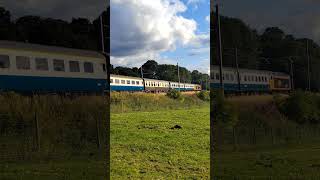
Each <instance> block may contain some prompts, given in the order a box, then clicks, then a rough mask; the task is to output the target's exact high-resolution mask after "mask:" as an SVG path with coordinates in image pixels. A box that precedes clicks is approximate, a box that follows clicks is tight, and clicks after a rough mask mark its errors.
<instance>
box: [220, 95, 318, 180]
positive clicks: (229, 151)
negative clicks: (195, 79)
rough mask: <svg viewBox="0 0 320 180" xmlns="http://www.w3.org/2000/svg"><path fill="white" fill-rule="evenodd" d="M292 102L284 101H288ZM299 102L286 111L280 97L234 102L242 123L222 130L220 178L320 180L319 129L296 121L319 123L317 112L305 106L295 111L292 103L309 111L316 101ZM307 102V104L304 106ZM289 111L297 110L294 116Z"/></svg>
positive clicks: (223, 126) (223, 127)
mask: <svg viewBox="0 0 320 180" xmlns="http://www.w3.org/2000/svg"><path fill="white" fill-rule="evenodd" d="M287 98H288V97H282V98H280V99H281V101H282V102H284V101H286V99H287ZM299 98H300V99H299V100H298V101H297V100H296V99H297V98H292V99H293V100H292V99H291V101H290V103H287V104H289V105H286V106H287V107H286V108H283V107H279V104H278V102H277V101H278V100H279V97H277V98H274V97H273V96H259V97H258V96H251V97H233V98H229V99H228V100H227V101H228V102H230V103H231V104H233V105H234V110H233V111H235V114H236V115H235V116H236V117H237V120H236V121H235V122H233V123H229V124H228V125H221V124H219V125H217V126H216V129H215V141H216V151H215V159H214V160H215V164H216V166H215V167H214V172H215V174H216V177H215V178H216V179H233V178H236V179H319V178H320V171H319V170H320V127H319V124H318V123H315V122H313V123H310V122H305V123H298V122H297V121H298V120H295V121H294V120H293V119H292V118H293V117H295V116H298V115H299V117H300V118H299V119H301V118H306V119H310V118H311V119H312V120H313V121H315V119H317V117H318V116H317V113H316V112H317V110H312V108H310V109H311V110H310V109H305V108H303V107H299V105H294V106H296V107H297V108H298V109H295V108H294V106H292V107H290V104H297V103H298V104H302V106H304V107H306V106H308V105H307V104H308V103H312V101H311V100H310V99H311V98H310V99H307V101H306V102H304V99H305V98H307V97H304V95H303V96H301V97H299ZM314 98H315V97H313V99H314ZM301 99H302V101H303V102H300V100H301ZM304 103H306V104H304ZM313 105H315V106H316V104H314V103H313ZM282 106H284V105H283V103H282ZM310 107H311V106H310ZM280 108H282V111H281V112H280ZM299 109H300V110H299ZM301 109H303V110H302V111H301ZM284 111H287V112H290V111H292V112H290V113H291V115H293V116H292V117H291V116H290V115H289V113H284ZM285 114H286V115H285ZM288 116H290V118H291V119H290V118H289V117H288Z"/></svg>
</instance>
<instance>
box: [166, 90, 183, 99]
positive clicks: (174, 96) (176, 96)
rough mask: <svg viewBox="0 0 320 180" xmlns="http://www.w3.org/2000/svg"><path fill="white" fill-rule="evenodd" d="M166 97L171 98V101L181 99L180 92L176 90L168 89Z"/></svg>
mask: <svg viewBox="0 0 320 180" xmlns="http://www.w3.org/2000/svg"><path fill="white" fill-rule="evenodd" d="M167 96H168V97H169V98H172V99H180V98H181V92H180V91H178V90H176V89H170V90H169V91H168V92H167Z"/></svg>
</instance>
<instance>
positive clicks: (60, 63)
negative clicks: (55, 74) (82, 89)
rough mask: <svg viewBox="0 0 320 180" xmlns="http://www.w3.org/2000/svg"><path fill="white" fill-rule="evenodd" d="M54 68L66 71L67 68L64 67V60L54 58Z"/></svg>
mask: <svg viewBox="0 0 320 180" xmlns="http://www.w3.org/2000/svg"><path fill="white" fill-rule="evenodd" d="M53 69H54V70H55V71H65V69H64V60H60V59H54V60H53Z"/></svg>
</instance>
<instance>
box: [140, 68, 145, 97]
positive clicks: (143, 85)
mask: <svg viewBox="0 0 320 180" xmlns="http://www.w3.org/2000/svg"><path fill="white" fill-rule="evenodd" d="M142 67H143V65H141V68H140V71H141V78H142V83H143V91H145V90H146V85H145V82H144V78H143V70H142Z"/></svg>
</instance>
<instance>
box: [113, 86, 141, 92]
mask: <svg viewBox="0 0 320 180" xmlns="http://www.w3.org/2000/svg"><path fill="white" fill-rule="evenodd" d="M110 89H111V91H143V86H114V85H111V86H110Z"/></svg>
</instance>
